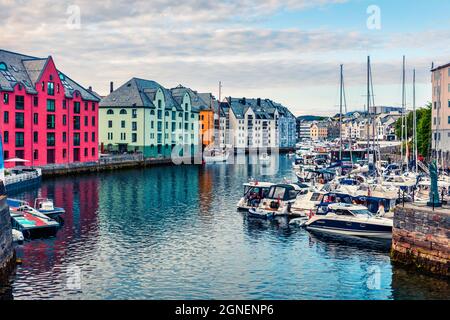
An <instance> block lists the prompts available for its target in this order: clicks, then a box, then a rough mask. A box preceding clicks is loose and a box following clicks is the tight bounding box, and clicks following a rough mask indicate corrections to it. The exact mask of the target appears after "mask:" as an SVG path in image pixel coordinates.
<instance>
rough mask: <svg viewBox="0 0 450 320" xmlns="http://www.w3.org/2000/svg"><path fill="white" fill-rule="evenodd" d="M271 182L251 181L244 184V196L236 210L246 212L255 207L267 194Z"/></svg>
mask: <svg viewBox="0 0 450 320" xmlns="http://www.w3.org/2000/svg"><path fill="white" fill-rule="evenodd" d="M272 185H273V183H271V182H260V181H251V182H247V183H244V195H243V196H242V198H241V199H240V200H239V202H238V204H237V208H238V210H240V211H248V210H249V209H251V208H254V207H257V206H258V205H259V204H260V203H261V200H262V199H264V198H265V197H266V195H267V194H268V193H269V190H270V187H271V186H272Z"/></svg>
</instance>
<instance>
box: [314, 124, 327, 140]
mask: <svg viewBox="0 0 450 320" xmlns="http://www.w3.org/2000/svg"><path fill="white" fill-rule="evenodd" d="M310 131H311V134H310V135H311V140H313V141H318V140H326V139H327V137H328V127H327V124H326V123H323V122H315V123H313V124H312V125H311V128H310Z"/></svg>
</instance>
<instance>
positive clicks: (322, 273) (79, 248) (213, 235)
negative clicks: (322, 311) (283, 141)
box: [12, 155, 448, 299]
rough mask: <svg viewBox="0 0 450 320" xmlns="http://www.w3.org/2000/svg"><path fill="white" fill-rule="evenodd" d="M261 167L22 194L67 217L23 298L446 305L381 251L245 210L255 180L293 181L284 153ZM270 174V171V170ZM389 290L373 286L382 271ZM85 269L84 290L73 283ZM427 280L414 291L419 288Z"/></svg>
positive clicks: (107, 179) (158, 171)
mask: <svg viewBox="0 0 450 320" xmlns="http://www.w3.org/2000/svg"><path fill="white" fill-rule="evenodd" d="M272 163H273V164H274V165H276V166H277V170H276V171H275V173H274V174H273V172H272V173H270V174H269V175H266V176H263V175H261V174H262V173H264V172H263V170H262V169H261V168H260V167H259V166H254V165H251V164H249V163H248V162H247V163H244V164H240V165H227V164H219V165H206V166H177V167H158V168H148V169H142V170H124V171H117V172H110V173H101V174H91V175H84V176H73V177H67V178H58V179H51V180H46V181H44V182H43V185H42V187H41V188H40V189H39V190H35V191H31V192H26V193H23V194H20V195H19V197H20V198H22V199H25V200H28V201H31V200H32V199H34V198H36V197H49V198H53V199H54V200H55V204H56V205H57V206H62V207H64V208H65V209H66V214H65V216H64V219H65V223H64V225H63V227H62V229H61V230H60V231H59V233H58V234H57V236H56V237H55V238H53V239H46V240H37V241H33V242H26V243H25V244H24V245H22V246H20V247H19V248H18V253H19V255H20V256H21V257H23V265H21V266H19V267H18V270H17V275H16V277H15V280H14V282H13V284H12V294H13V295H14V298H16V299H40V298H62V299H82V298H85V299H211V298H214V299H239V298H241V299H392V298H399V299H404V298H411V297H422V296H423V297H434V296H438V295H439V292H440V291H442V294H447V291H446V290H447V288H448V287H446V286H445V285H443V284H441V285H438V286H437V288H438V289H436V294H435V295H431V294H430V293H429V287H428V285H427V284H426V283H425V281H423V282H421V281H419V280H420V279H421V278H420V277H418V276H416V275H414V274H409V276H408V277H406V276H405V277H402V276H401V273H400V274H397V273H396V270H397V269H396V268H393V267H392V266H391V263H390V259H389V250H388V249H386V247H384V246H382V245H380V244H379V243H373V242H364V241H361V240H360V239H358V240H349V239H341V238H333V237H328V236H322V235H317V234H310V233H309V232H307V231H306V230H303V229H300V228H297V227H292V226H289V224H288V222H287V221H286V220H283V219H282V220H279V221H276V222H271V221H263V220H258V219H254V218H248V217H247V216H246V215H245V214H242V213H239V212H236V203H237V201H238V200H239V198H240V197H241V196H242V183H244V182H246V181H247V180H248V179H249V178H250V177H256V178H258V179H259V180H261V181H262V180H269V181H273V182H282V181H283V179H284V178H287V179H293V178H294V176H293V173H292V170H291V160H289V159H288V158H287V157H285V156H283V155H280V157H279V158H278V157H274V159H273V161H272V162H271V164H272ZM266 173H267V172H266ZM373 266H376V267H377V268H379V269H377V270H379V276H380V285H379V288H377V289H373V288H372V289H371V288H370V286H369V285H368V283H369V280H370V277H371V273H370V270H371V269H370V268H372V267H373ZM74 267H76V268H79V270H80V272H81V288H79V289H73V288H70V286H68V280H69V279H70V277H71V274H70V272H71V270H73V269H74ZM414 281H419V282H418V284H416V285H414V286H413V287H411V288H414V290H410V289H408V288H410V287H409V286H410V285H411V283H412V282H414Z"/></svg>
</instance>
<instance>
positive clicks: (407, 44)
mask: <svg viewBox="0 0 450 320" xmlns="http://www.w3.org/2000/svg"><path fill="white" fill-rule="evenodd" d="M346 3H347V1H345V0H315V1H311V0H308V1H307V0H288V1H281V0H268V1H256V0H244V1H237V0H228V1H207V0H184V1H165V0H152V1H130V0H128V1H112V0H110V1H87V0H78V1H50V0H41V1H34V0H17V1H13V0H0V30H1V34H0V39H1V43H2V45H1V48H2V49H6V50H11V51H18V52H21V53H24V54H29V55H36V56H48V55H52V56H53V58H54V59H55V61H56V63H57V66H58V67H59V68H60V69H62V70H63V71H64V72H66V73H68V74H69V75H70V76H71V77H72V78H74V79H75V80H77V81H79V82H80V83H82V84H83V85H85V86H89V85H92V86H93V87H94V89H95V90H96V91H98V92H99V93H101V94H107V90H108V87H109V81H114V82H115V84H116V86H118V85H120V84H122V83H123V82H125V81H127V80H128V79H129V78H131V77H133V76H136V77H142V78H147V79H152V80H155V81H158V82H160V83H161V84H163V85H165V86H168V87H173V86H176V85H177V84H179V83H183V84H185V85H186V86H190V87H192V88H193V89H196V90H199V91H213V93H216V92H217V89H216V88H217V82H218V81H219V80H221V81H223V82H224V94H225V95H227V96H228V95H236V94H243V95H244V94H248V93H251V94H257V95H260V96H262V97H266V94H267V93H268V92H270V93H272V94H273V95H275V97H272V96H269V97H268V98H274V99H275V98H277V99H278V101H280V102H282V103H284V104H286V105H287V106H289V107H290V108H291V109H293V111H294V112H295V113H296V114H304V113H308V109H309V108H310V106H314V107H317V108H318V110H320V112H322V113H324V112H325V113H326V112H327V110H328V109H330V108H331V107H333V105H334V104H335V101H334V92H333V94H329V95H327V93H326V92H324V95H323V96H321V97H316V96H307V95H306V96H304V95H303V96H299V95H298V94H297V93H299V92H307V91H305V90H304V88H308V87H315V88H316V91H317V88H320V86H327V88H332V87H333V86H335V87H337V85H338V84H337V79H338V74H337V72H338V68H339V64H340V63H344V64H345V68H346V75H347V77H346V82H347V83H348V84H349V85H350V86H354V88H355V90H357V88H358V87H360V86H361V85H363V84H364V81H365V74H364V72H365V66H364V63H365V56H366V55H367V54H369V53H370V54H372V55H373V60H374V66H373V70H374V76H378V80H379V81H380V82H382V84H383V85H388V84H392V85H398V83H399V79H400V61H401V54H403V53H408V51H409V50H410V51H411V52H412V54H411V59H410V60H409V61H408V63H409V65H411V66H412V65H414V67H416V68H417V69H418V82H419V83H421V84H423V86H429V66H430V64H431V61H432V59H435V60H434V61H442V62H443V63H444V62H447V61H445V59H446V57H448V54H449V49H448V46H444V47H443V48H441V47H439V43H440V42H439V39H442V37H447V39H448V38H450V31H448V32H446V33H445V34H442V32H441V31H433V30H424V31H423V32H420V33H417V32H416V33H412V32H411V33H402V32H392V33H389V34H386V33H382V32H378V33H376V32H372V33H369V32H368V30H367V29H360V30H351V31H349V30H346V29H345V28H333V27H330V24H328V23H323V24H322V23H321V22H320V21H319V22H318V23H317V26H316V27H315V28H300V27H299V26H298V25H293V26H288V27H285V26H283V27H268V26H267V25H266V24H265V22H266V20H267V19H268V18H269V17H271V16H272V15H280V14H281V15H282V14H289V13H293V12H294V13H295V12H301V11H304V10H331V9H333V8H334V7H337V6H343V5H346ZM73 5H76V6H78V8H79V9H80V13H81V15H80V18H81V24H80V29H71V24H69V25H67V23H68V21H69V22H73V21H74V20H73V19H70V18H71V17H73V16H72V15H71V14H73V12H74V11H70V10H69V11H68V8H71V9H73V8H74V7H73ZM366 18H367V15H366V12H361V20H362V24H365V19H366ZM433 46H434V47H433ZM433 49H434V50H435V51H436V54H435V55H432V56H430V55H424V54H422V53H421V52H422V51H423V52H426V51H427V50H433ZM387 52H391V53H392V54H390V55H389V54H386V53H387ZM393 58H394V59H397V61H396V60H394V59H393ZM374 81H375V85H376V81H377V78H374ZM277 88H278V89H279V90H278V91H277ZM300 88H303V90H300ZM289 90H291V92H289ZM348 92H349V93H352V88H349V90H348ZM355 94H357V91H355ZM358 94H359V93H358ZM428 96H429V94H427V93H426V90H423V96H421V97H420V99H421V102H426V101H427V99H429V97H428ZM350 101H351V99H350ZM380 101H382V102H383V103H384V104H389V103H390V104H393V103H395V101H397V100H395V99H393V98H392V97H383V99H381V97H380ZM353 107H354V108H358V107H359V106H357V105H355V106H353ZM330 112H331V111H330Z"/></svg>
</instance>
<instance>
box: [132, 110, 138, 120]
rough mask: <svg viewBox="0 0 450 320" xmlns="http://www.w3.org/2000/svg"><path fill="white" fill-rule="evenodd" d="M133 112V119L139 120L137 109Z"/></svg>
mask: <svg viewBox="0 0 450 320" xmlns="http://www.w3.org/2000/svg"><path fill="white" fill-rule="evenodd" d="M131 112H132V117H133V118H134V119H136V118H137V110H136V109H133V110H132V111H131Z"/></svg>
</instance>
